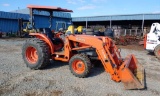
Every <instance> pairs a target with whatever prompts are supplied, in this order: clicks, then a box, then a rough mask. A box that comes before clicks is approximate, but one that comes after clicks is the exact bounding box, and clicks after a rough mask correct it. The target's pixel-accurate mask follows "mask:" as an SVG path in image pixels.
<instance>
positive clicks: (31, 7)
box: [27, 5, 73, 12]
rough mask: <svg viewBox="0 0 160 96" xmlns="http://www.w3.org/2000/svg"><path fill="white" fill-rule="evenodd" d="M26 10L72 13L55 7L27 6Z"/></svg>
mask: <svg viewBox="0 0 160 96" xmlns="http://www.w3.org/2000/svg"><path fill="white" fill-rule="evenodd" d="M27 8H30V9H37V10H38V9H39V10H51V11H62V12H73V11H72V10H68V9H64V8H61V7H55V6H39V5H28V6H27Z"/></svg>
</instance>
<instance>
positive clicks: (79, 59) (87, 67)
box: [69, 54, 92, 78]
mask: <svg viewBox="0 0 160 96" xmlns="http://www.w3.org/2000/svg"><path fill="white" fill-rule="evenodd" d="M91 67H92V66H91V61H90V59H89V58H88V56H87V55H85V54H77V55H74V56H73V57H72V58H71V59H70V61H69V68H70V70H71V73H72V74H73V75H75V76H76V77H79V78H84V77H86V76H88V74H89V73H90V71H91Z"/></svg>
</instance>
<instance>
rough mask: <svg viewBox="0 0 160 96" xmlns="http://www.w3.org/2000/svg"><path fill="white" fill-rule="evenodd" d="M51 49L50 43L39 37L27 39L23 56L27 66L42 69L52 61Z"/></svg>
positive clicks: (23, 48)
mask: <svg viewBox="0 0 160 96" xmlns="http://www.w3.org/2000/svg"><path fill="white" fill-rule="evenodd" d="M50 56H51V55H50V50H49V47H48V45H47V44H46V43H45V42H44V41H42V40H40V39H37V38H32V39H28V40H26V42H25V43H24V45H23V47H22V58H23V60H24V62H25V64H26V66H27V67H29V68H31V69H42V68H44V67H46V65H48V64H49V63H50Z"/></svg>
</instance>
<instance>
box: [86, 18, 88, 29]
mask: <svg viewBox="0 0 160 96" xmlns="http://www.w3.org/2000/svg"><path fill="white" fill-rule="evenodd" d="M87 27H88V21H87V18H86V29H87Z"/></svg>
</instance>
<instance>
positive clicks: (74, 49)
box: [22, 6, 145, 89]
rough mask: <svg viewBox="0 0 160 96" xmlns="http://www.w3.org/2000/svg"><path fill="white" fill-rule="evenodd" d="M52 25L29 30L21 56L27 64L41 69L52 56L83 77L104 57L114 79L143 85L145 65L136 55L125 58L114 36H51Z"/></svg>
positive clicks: (128, 84) (135, 86) (128, 85)
mask: <svg viewBox="0 0 160 96" xmlns="http://www.w3.org/2000/svg"><path fill="white" fill-rule="evenodd" d="M28 8H30V9H39V10H45V11H46V10H47V11H49V12H51V11H54V10H56V11H63V12H72V11H71V10H67V9H62V8H59V7H46V6H28ZM50 34H52V32H51V30H50V29H49V28H43V32H38V33H30V35H31V36H32V37H35V38H30V39H28V40H26V42H25V43H24V45H23V48H22V56H23V59H24V62H25V63H26V65H27V67H29V68H31V69H42V68H44V67H45V66H47V65H48V64H50V59H53V60H59V61H63V62H69V68H70V71H71V73H72V74H73V75H75V76H76V77H79V78H84V77H86V76H88V75H89V73H90V71H91V68H92V64H93V62H92V61H93V59H96V60H99V61H101V63H102V64H103V66H104V69H105V71H106V72H107V73H109V74H110V77H111V79H112V80H113V81H115V82H123V83H124V86H125V89H143V88H144V87H145V86H144V68H143V67H142V66H141V65H140V64H139V63H138V61H137V59H136V58H135V56H134V55H133V54H132V55H128V56H127V57H126V58H125V59H122V57H121V55H120V50H118V48H117V47H116V46H115V44H114V43H113V41H112V39H110V38H108V37H103V36H90V35H74V34H68V35H67V36H65V40H63V39H61V38H60V37H54V36H53V37H52V36H51V35H50Z"/></svg>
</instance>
